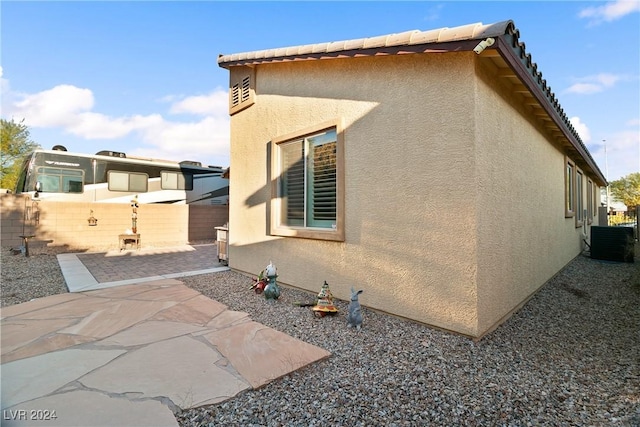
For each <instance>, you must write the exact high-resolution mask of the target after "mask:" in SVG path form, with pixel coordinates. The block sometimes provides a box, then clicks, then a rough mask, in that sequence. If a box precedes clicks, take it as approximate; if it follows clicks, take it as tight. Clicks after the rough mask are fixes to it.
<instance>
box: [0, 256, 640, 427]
mask: <svg viewBox="0 0 640 427" xmlns="http://www.w3.org/2000/svg"><path fill="white" fill-rule="evenodd" d="M639 249H640V248H638V246H637V247H636V262H635V263H610V262H603V261H597V260H592V259H590V258H588V257H585V256H579V257H577V258H576V259H575V260H574V261H572V262H571V263H570V264H569V265H568V266H567V267H566V268H565V269H563V270H562V271H561V272H560V273H559V274H557V275H556V276H555V277H554V278H553V279H551V280H550V281H549V282H548V283H547V284H545V286H543V288H542V289H541V290H540V292H538V293H537V294H536V295H535V296H534V297H533V298H532V299H531V300H530V301H529V302H528V303H527V304H526V305H525V306H524V307H523V308H522V309H521V310H519V311H518V312H517V313H516V314H515V315H513V316H512V317H511V318H510V319H509V320H508V321H507V322H505V323H504V324H503V325H502V326H500V327H499V328H498V329H497V330H495V331H494V332H493V333H491V334H489V335H488V336H486V337H484V338H483V339H482V340H481V341H479V342H474V341H472V340H470V339H468V338H465V337H460V336H457V335H453V334H450V333H446V332H442V331H438V330H434V329H430V328H428V327H426V326H424V325H420V324H416V323H414V322H410V321H406V320H402V319H399V318H396V317H393V316H389V315H385V314H382V313H378V312H374V311H372V310H368V309H366V308H365V309H364V318H365V320H364V324H363V329H362V330H360V331H356V330H354V329H348V328H347V327H346V324H345V318H344V313H346V307H347V303H346V302H344V301H336V306H337V307H338V308H339V309H340V313H339V314H338V315H336V316H331V317H324V318H322V319H319V318H315V317H314V316H313V315H312V312H311V311H310V309H309V308H300V307H297V306H295V305H294V304H293V303H294V302H295V301H303V302H306V301H311V300H313V298H314V297H315V294H311V293H307V292H303V291H300V290H294V289H289V288H283V289H282V295H281V297H280V299H279V300H278V301H277V302H275V303H268V302H266V301H265V300H264V298H263V297H262V296H260V295H256V294H254V293H253V292H252V291H251V290H250V289H249V288H250V285H251V280H250V279H249V278H247V277H246V276H243V275H240V274H237V273H234V272H225V273H217V274H209V275H201V276H192V277H187V278H183V279H182V280H183V281H184V282H185V284H186V285H188V286H190V287H192V288H194V289H196V290H198V291H200V292H201V293H203V294H204V295H206V296H208V297H210V298H213V299H215V300H217V301H220V302H222V303H224V304H226V305H228V306H229V307H230V308H231V309H233V310H240V311H245V312H247V313H249V314H250V315H251V317H252V318H253V320H255V321H257V322H260V323H263V324H265V325H268V326H270V327H272V328H274V329H277V330H280V331H283V332H285V333H287V334H289V335H291V336H294V337H296V338H299V339H302V340H304V341H306V342H309V343H312V344H315V345H318V346H321V347H323V348H325V349H327V350H328V351H330V352H331V353H332V356H331V357H330V358H328V359H326V360H324V361H321V362H318V363H315V364H313V365H312V366H309V367H307V368H304V369H302V370H299V371H297V372H294V373H292V374H290V375H287V376H285V377H283V378H280V379H278V380H275V381H273V382H272V383H270V384H268V385H266V386H265V387H263V388H261V389H259V390H249V391H246V392H244V393H242V394H241V395H239V396H237V397H235V398H233V399H231V400H230V401H227V402H223V403H220V404H217V405H211V406H205V407H201V408H196V409H192V410H187V411H184V412H182V413H179V414H176V417H177V419H178V422H179V424H180V426H181V427H187V426H229V425H238V426H280V425H282V426H314V425H322V426H405V425H406V426H422V425H438V426H439V425H446V426H457V425H465V426H502V425H504V426H535V425H544V426H610V425H614V426H640V258H638V255H639V254H640V250H639ZM8 253H9V251H8V248H3V249H2V305H3V306H5V305H11V304H16V303H19V302H24V301H28V300H29V299H31V298H35V297H41V296H45V295H49V294H55V293H60V292H65V291H66V288H65V285H64V280H63V279H62V276H61V273H60V269H59V267H58V264H57V261H56V258H55V250H54V249H48V248H42V249H39V250H35V251H32V257H31V258H30V259H26V258H24V257H22V256H20V255H17V256H12V255H7V254H8ZM320 285H321V284H319V286H318V291H319V290H320ZM365 292H366V290H365ZM362 299H364V295H363V298H362Z"/></svg>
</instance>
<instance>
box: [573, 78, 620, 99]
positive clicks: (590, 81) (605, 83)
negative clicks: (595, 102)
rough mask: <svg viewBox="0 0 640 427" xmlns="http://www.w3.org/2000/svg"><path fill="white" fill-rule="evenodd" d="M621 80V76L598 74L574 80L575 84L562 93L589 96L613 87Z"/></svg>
mask: <svg viewBox="0 0 640 427" xmlns="http://www.w3.org/2000/svg"><path fill="white" fill-rule="evenodd" d="M623 79H624V77H623V76H619V75H615V74H610V73H600V74H595V75H592V76H585V77H581V78H578V79H576V83H574V84H573V85H571V86H569V87H568V88H567V89H566V90H565V91H564V92H568V93H577V94H581V95H590V94H592V93H598V92H602V91H603V90H605V89H607V88H610V87H613V86H614V85H615V84H616V83H617V82H618V81H620V80H623Z"/></svg>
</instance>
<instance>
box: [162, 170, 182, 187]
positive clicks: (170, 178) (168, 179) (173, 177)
mask: <svg viewBox="0 0 640 427" xmlns="http://www.w3.org/2000/svg"><path fill="white" fill-rule="evenodd" d="M160 180H161V181H160V182H161V187H162V189H163V190H177V189H178V174H177V173H175V172H161V173H160Z"/></svg>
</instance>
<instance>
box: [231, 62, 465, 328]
mask: <svg viewBox="0 0 640 427" xmlns="http://www.w3.org/2000/svg"><path fill="white" fill-rule="evenodd" d="M380 64H381V65H380ZM452 70H454V71H452ZM472 73H473V68H472V60H471V57H470V56H468V55H457V54H453V55H446V56H444V55H442V56H438V55H434V56H431V57H427V56H418V55H407V56H400V57H388V58H375V59H374V58H363V59H349V60H332V61H322V63H320V62H306V63H296V64H274V65H270V66H268V67H261V66H258V67H257V68H256V82H257V84H256V103H255V105H253V106H251V107H249V108H248V109H246V110H244V111H242V112H240V113H238V114H236V115H234V116H232V118H231V138H232V141H231V146H232V150H231V170H232V171H233V172H232V173H233V179H232V180H231V186H230V204H231V206H230V212H231V213H230V246H231V247H230V250H229V253H230V265H231V267H232V268H235V269H238V270H241V271H245V272H251V273H253V274H257V273H258V272H259V271H260V270H262V268H264V267H265V266H266V265H267V264H268V263H269V261H270V260H273V262H274V263H275V264H276V266H277V267H278V274H279V280H280V281H281V282H283V283H286V284H290V285H293V286H296V287H301V288H305V289H308V290H310V291H312V292H314V293H317V292H319V290H320V287H321V285H322V283H323V281H324V280H327V282H328V283H329V284H330V286H331V289H332V292H333V293H334V295H335V296H336V297H338V298H342V299H348V297H349V288H350V287H351V286H354V287H355V288H362V289H364V290H365V292H364V294H363V295H362V296H361V298H360V300H361V302H362V303H363V304H365V305H367V306H369V307H373V308H377V309H382V310H385V311H388V312H392V313H395V314H400V315H403V316H406V317H410V318H413V319H416V320H419V321H422V322H425V323H429V324H432V325H436V326H439V327H442V328H447V329H453V330H457V331H460V332H463V333H467V334H474V333H475V329H476V324H477V315H476V290H475V289H476V285H475V274H476V272H475V258H476V253H475V237H474V234H475V229H476V225H475V221H476V215H475V208H474V206H475V197H476V192H475V189H474V188H473V186H472V185H469V184H470V183H472V182H473V180H474V167H473V155H474V153H473V150H474V148H473V138H474V130H473V127H470V126H469V122H470V120H472V118H473V108H474V104H473V95H474V85H473V75H472ZM418 88H420V90H418ZM337 118H342V119H343V122H344V126H345V158H346V181H345V182H346V207H345V223H346V226H345V231H346V240H345V242H343V243H340V242H338V243H336V242H324V241H318V240H308V239H296V238H276V237H271V236H268V235H267V233H268V231H267V230H268V228H267V225H268V221H267V218H268V206H267V202H268V200H269V197H270V186H269V184H268V182H267V180H268V171H267V164H268V161H267V145H268V142H269V141H270V140H271V139H273V138H276V137H278V136H280V135H284V134H288V133H291V132H294V131H296V130H301V129H305V128H307V127H309V126H312V125H314V124H319V123H323V122H325V121H329V120H333V119H337Z"/></svg>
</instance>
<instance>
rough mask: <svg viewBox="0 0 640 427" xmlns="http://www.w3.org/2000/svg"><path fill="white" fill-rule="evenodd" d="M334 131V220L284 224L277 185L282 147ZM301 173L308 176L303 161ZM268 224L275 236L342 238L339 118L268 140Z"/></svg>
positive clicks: (342, 239) (342, 212)
mask: <svg viewBox="0 0 640 427" xmlns="http://www.w3.org/2000/svg"><path fill="white" fill-rule="evenodd" d="M327 131H329V132H331V131H335V136H336V217H335V222H332V223H331V224H330V225H329V224H328V223H327V224H326V225H325V226H316V227H313V226H309V225H308V222H307V225H305V224H300V225H287V224H286V221H284V220H283V214H282V212H283V209H284V208H285V205H284V203H286V202H285V201H284V200H283V197H282V194H281V193H282V192H281V190H280V186H281V183H282V176H283V172H284V171H283V170H282V169H283V157H282V156H283V147H285V146H286V145H287V143H296V142H303V141H307V142H303V143H304V144H307V143H308V140H309V139H310V138H313V137H314V136H317V135H320V134H323V133H325V132H327ZM304 167H305V169H304V174H305V176H308V173H309V170H310V169H308V167H307V164H306V163H305V166H304ZM271 182H272V188H271V215H270V216H271V224H270V234H271V235H274V236H284V237H298V238H307V239H319V240H332V241H344V239H345V230H344V131H343V126H342V121H341V120H333V121H330V122H325V123H322V124H319V125H317V126H313V127H310V128H306V129H303V130H301V131H298V132H293V133H290V134H287V135H283V136H279V137H277V138H274V139H273V140H272V141H271ZM304 203H305V205H304V210H305V211H306V210H307V208H308V207H309V206H308V204H307V203H308V201H307V199H306V198H305V201H304Z"/></svg>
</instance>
